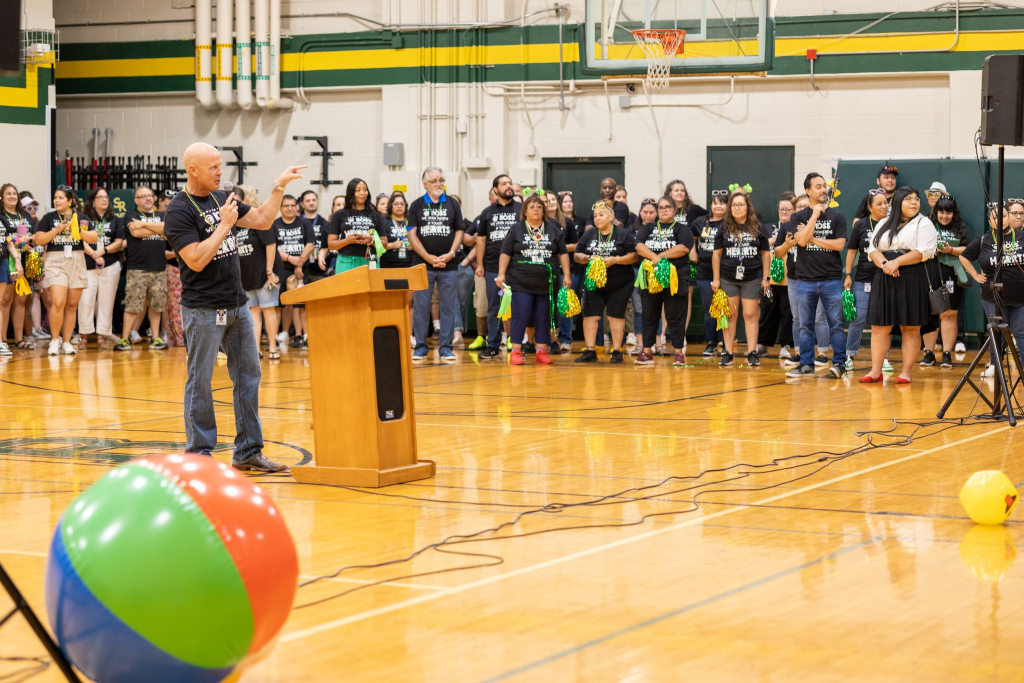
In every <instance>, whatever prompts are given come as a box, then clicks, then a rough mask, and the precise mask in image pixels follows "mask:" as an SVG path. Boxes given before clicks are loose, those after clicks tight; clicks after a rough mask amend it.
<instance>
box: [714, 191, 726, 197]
mask: <svg viewBox="0 0 1024 683" xmlns="http://www.w3.org/2000/svg"><path fill="white" fill-rule="evenodd" d="M711 196H712V197H728V196H729V190H711Z"/></svg>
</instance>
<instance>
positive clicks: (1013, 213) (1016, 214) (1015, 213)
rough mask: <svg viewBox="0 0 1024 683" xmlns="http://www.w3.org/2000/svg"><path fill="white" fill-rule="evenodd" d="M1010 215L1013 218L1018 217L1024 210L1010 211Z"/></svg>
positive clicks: (1023, 214) (1023, 213)
mask: <svg viewBox="0 0 1024 683" xmlns="http://www.w3.org/2000/svg"><path fill="white" fill-rule="evenodd" d="M1010 215H1011V216H1014V217H1015V218H1020V217H1021V216H1024V211H1011V212H1010Z"/></svg>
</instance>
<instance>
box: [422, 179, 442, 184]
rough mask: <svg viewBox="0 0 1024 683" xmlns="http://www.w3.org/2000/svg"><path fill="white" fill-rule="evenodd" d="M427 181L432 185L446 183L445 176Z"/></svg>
mask: <svg viewBox="0 0 1024 683" xmlns="http://www.w3.org/2000/svg"><path fill="white" fill-rule="evenodd" d="M425 182H427V183H428V184H430V185H444V178H438V179H437V180H427V181H425Z"/></svg>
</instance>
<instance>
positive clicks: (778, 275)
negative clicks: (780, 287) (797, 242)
mask: <svg viewBox="0 0 1024 683" xmlns="http://www.w3.org/2000/svg"><path fill="white" fill-rule="evenodd" d="M768 274H769V275H771V278H772V282H774V283H775V284H779V283H780V282H782V281H783V280H784V279H785V278H786V263H785V262H784V261H783V260H782V259H780V258H779V257H778V256H773V257H772V265H771V268H770V269H769V271H768Z"/></svg>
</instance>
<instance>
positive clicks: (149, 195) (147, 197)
mask: <svg viewBox="0 0 1024 683" xmlns="http://www.w3.org/2000/svg"><path fill="white" fill-rule="evenodd" d="M155 196H156V195H154V194H137V195H135V198H136V199H152V198H153V197H155Z"/></svg>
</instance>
